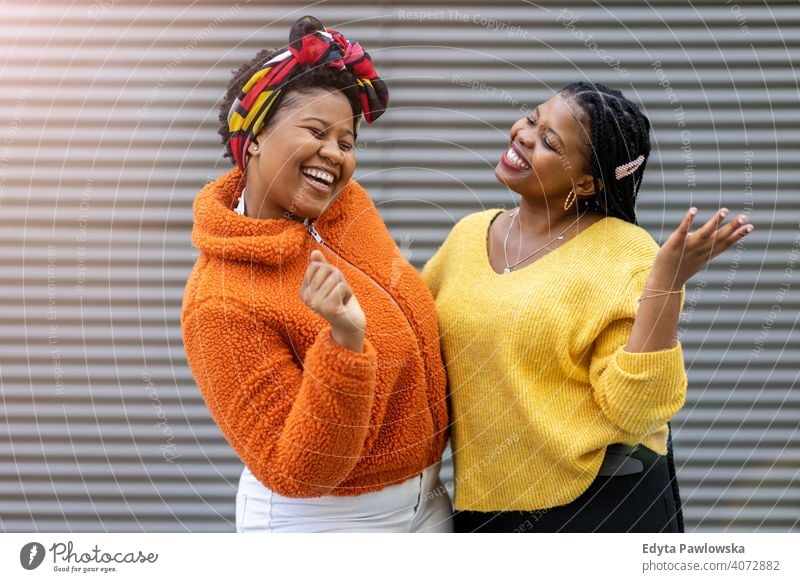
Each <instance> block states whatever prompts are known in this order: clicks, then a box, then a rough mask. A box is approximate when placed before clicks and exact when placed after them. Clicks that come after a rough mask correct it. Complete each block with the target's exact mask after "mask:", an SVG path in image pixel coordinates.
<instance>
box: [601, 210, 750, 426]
mask: <svg viewBox="0 0 800 582" xmlns="http://www.w3.org/2000/svg"><path fill="white" fill-rule="evenodd" d="M696 214H697V209H696V208H692V209H690V210H689V212H687V214H686V215H685V216H684V219H683V221H682V222H681V224H680V226H679V227H678V229H677V230H676V231H675V232H674V233H672V235H671V236H670V237H669V239H667V242H665V243H664V246H663V247H662V248H661V249H660V250H659V252H658V254H657V255H656V259H655V262H654V265H653V268H652V270H651V271H650V274H649V276H647V278H646V283H644V284H643V283H641V279H642V276H643V273H639V274H637V275H636V276H635V277H634V281H633V283H634V289H635V290H637V293H639V291H641V294H640V298H641V301H640V303H639V307H638V310H637V311H636V313H635V316H634V317H632V318H629V319H627V318H626V319H621V320H617V321H614V322H612V323H611V324H610V325H609V326H608V327H607V328H606V329H605V330H604V331H603V332H602V333H601V334H600V336H599V337H598V339H597V340H596V342H595V350H594V352H593V354H592V361H591V363H590V379H591V383H592V387H593V389H594V396H595V400H596V401H597V403H598V405H599V406H600V408H601V409H602V410H603V412H604V413H605V414H606V416H607V417H608V418H609V419H610V420H611V421H612V422H613V423H614V424H616V425H617V426H619V427H620V428H622V429H623V430H625V431H627V432H630V433H632V434H634V435H642V434H647V433H649V432H652V431H653V430H656V429H657V428H658V427H659V426H660V425H661V424H663V423H664V422H666V421H668V420H669V419H670V418H671V417H672V416H673V415H674V414H675V413H676V412H677V411H678V410H680V408H681V406H683V403H684V401H685V397H686V385H687V379H686V373H685V371H684V367H683V353H682V348H681V345H680V342H678V341H677V326H678V319H679V317H680V313H681V307H682V305H683V294H684V292H683V287H684V285H685V284H686V281H688V280H689V278H691V277H692V276H693V275H694V274H695V273H696V272H698V271H699V270H700V269H701V268H702V267H703V266H705V264H706V263H708V261H710V260H711V259H713V258H714V257H716V256H718V255H719V254H721V253H722V252H724V251H725V250H726V249H728V248H729V247H731V246H732V245H733V244H735V243H736V241H737V240H740V239H741V238H742V237H744V236H746V235H747V234H748V233H749V232H751V231H752V226H751V225H748V224H747V216H745V215H740V216H739V217H737V220H736V221H732V222H730V223H728V224H726V225H725V226H722V227H720V224H721V223H722V221H723V220H724V218H725V217H726V216H727V215H728V211H727V209H724V208H723V209H721V210H720V211H719V212H717V213H716V214H715V215H714V217H713V218H711V219H710V220H709V221H708V222H707V223H706V224H705V225H703V226H702V227H701V228H700V229H698V230H697V232H695V233H691V232H690V230H691V226H692V221H693V219H694V216H695V215H696ZM623 344H624V347H623Z"/></svg>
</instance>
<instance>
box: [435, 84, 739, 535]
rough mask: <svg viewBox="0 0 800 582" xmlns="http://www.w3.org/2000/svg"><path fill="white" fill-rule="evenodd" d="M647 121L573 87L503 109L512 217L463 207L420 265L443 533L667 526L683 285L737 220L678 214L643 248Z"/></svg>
mask: <svg viewBox="0 0 800 582" xmlns="http://www.w3.org/2000/svg"><path fill="white" fill-rule="evenodd" d="M649 129H650V124H649V121H648V119H647V117H645V115H644V114H643V113H642V112H641V111H640V110H639V108H638V107H637V106H636V105H635V104H633V103H632V102H631V101H629V100H628V99H626V98H625V97H624V96H623V95H622V94H621V93H620V92H619V91H616V90H613V89H609V88H608V87H606V86H604V85H601V84H590V83H573V84H571V85H568V86H566V87H565V88H563V89H562V90H561V91H559V92H558V93H557V94H556V95H554V96H553V97H552V98H551V99H549V100H547V101H546V102H544V103H542V104H541V105H539V106H538V107H537V108H536V109H535V110H534V111H533V112H532V113H531V114H530V115H529V116H526V117H523V118H522V119H520V120H519V121H517V122H516V123H515V124H514V125H513V126H512V127H511V132H510V143H509V146H508V148H507V149H506V151H505V153H503V155H502V158H501V160H500V162H499V163H498V164H497V167H496V169H495V175H496V177H497V179H498V180H499V181H500V182H501V183H502V184H504V185H506V186H507V187H508V188H509V189H511V190H512V191H514V192H516V193H517V194H519V195H520V198H521V199H520V203H519V207H518V208H516V209H514V210H512V211H503V210H499V209H497V210H495V209H493V210H486V211H483V212H478V213H475V214H472V215H469V216H467V217H466V218H464V219H463V220H461V221H460V222H459V223H458V224H457V225H456V226H455V227H454V228H453V230H452V232H451V233H450V235H449V236H448V238H447V240H446V241H445V243H444V244H443V246H442V247H441V249H440V250H439V251H438V252H437V253H436V255H435V256H434V257H433V258H432V259H431V260H430V261H429V262H428V264H427V265H426V266H425V269H424V272H423V276H424V277H425V279H426V281H427V283H428V285H429V288H430V289H431V290H432V293H433V295H434V298H435V300H436V307H437V311H438V314H439V322H440V330H441V333H442V347H443V355H444V358H445V366H446V368H447V373H448V380H449V390H450V397H451V413H452V422H453V425H452V438H453V442H452V447H453V457H454V464H455V508H456V510H457V513H456V516H455V524H456V531H467V532H472V531H498V532H514V531H517V532H526V531H648V532H653V531H680V526H679V524H678V519H677V517H676V513H677V508H676V503H675V496H674V495H673V488H672V481H673V478H672V476H671V475H670V471H669V466H668V463H667V458H666V455H667V453H668V437H669V427H668V424H667V423H668V421H669V420H670V419H671V418H672V416H673V415H674V414H675V413H676V412H677V411H678V410H679V409H680V408H681V406H682V405H683V403H684V400H685V395H686V386H687V378H686V373H685V369H684V363H683V354H682V351H681V344H680V342H679V341H678V340H677V323H678V318H679V316H680V312H681V306H682V299H683V296H684V285H685V283H686V281H687V280H688V279H689V278H690V277H691V276H692V275H694V274H695V273H696V272H698V271H699V270H700V269H702V268H703V267H704V266H705V264H706V263H707V262H708V261H709V260H711V259H712V258H714V257H715V256H717V255H719V254H720V253H722V252H723V251H724V250H726V249H727V248H729V247H730V246H731V245H733V244H734V243H735V242H736V241H737V240H740V239H741V238H742V237H744V236H745V235H746V234H747V233H748V232H750V231H751V230H752V228H753V227H752V225H749V224H747V216H745V215H742V216H738V217H737V219H736V220H734V221H730V222H728V223H727V224H724V225H723V222H724V218H725V216H727V214H728V211H727V210H726V209H724V208H723V209H721V210H720V211H719V212H717V213H716V214H715V215H714V216H713V217H712V218H711V219H710V220H709V221H708V222H707V223H705V224H704V225H703V226H702V227H700V228H699V229H698V230H696V231H694V232H692V231H691V229H692V223H693V220H694V217H695V215H696V213H697V209H696V208H691V209H690V210H689V211H688V212H687V213H686V215H685V216H684V218H683V220H682V222H681V224H680V225H679V226H678V228H677V230H675V232H673V233H672V235H671V236H670V237H669V238H668V240H667V241H666V242H665V244H664V245H663V246H662V247H661V248H660V249H659V246H658V245H657V244H656V243H655V241H654V240H653V239H652V238H651V237H650V235H649V234H648V233H647V232H646V231H645V230H644V229H642V228H641V227H639V226H637V225H636V215H635V210H634V205H635V202H636V195H637V193H638V190H639V186H640V184H641V181H642V175H643V173H644V170H645V165H646V162H647V157H648V155H649V153H650V141H649V137H648V133H649Z"/></svg>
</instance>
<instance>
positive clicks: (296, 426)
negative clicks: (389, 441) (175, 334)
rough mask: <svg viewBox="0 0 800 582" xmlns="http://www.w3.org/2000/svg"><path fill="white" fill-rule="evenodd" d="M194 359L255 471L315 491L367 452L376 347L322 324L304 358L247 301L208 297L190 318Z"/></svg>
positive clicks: (218, 415)
mask: <svg viewBox="0 0 800 582" xmlns="http://www.w3.org/2000/svg"><path fill="white" fill-rule="evenodd" d="M183 335H184V344H185V350H186V355H187V359H188V361H189V364H190V366H191V369H192V372H193V374H194V377H195V380H196V382H197V385H198V387H199V388H200V391H201V393H202V395H203V398H204V400H205V402H206V404H207V406H208V408H209V410H210V411H211V414H212V416H213V417H214V420H215V421H216V423H217V424H218V425H219V427H220V429H221V431H222V433H223V435H224V436H225V438H226V440H227V441H228V442H229V443H230V445H231V446H232V447H233V448H234V450H235V451H236V453H237V454H238V455H239V457H240V458H241V459H242V461H243V462H244V463H245V465H247V467H248V468H249V469H250V470H251V471H252V472H253V474H254V475H255V477H256V478H257V479H258V480H259V481H261V482H262V483H264V484H265V485H266V486H267V487H269V488H270V489H272V490H273V491H275V492H277V493H279V494H281V495H285V496H287V497H317V496H321V495H325V494H327V493H328V492H329V491H330V490H331V489H332V488H334V487H335V486H336V485H337V484H339V483H341V482H342V481H343V480H344V479H345V478H346V477H347V476H348V474H349V473H350V472H351V471H352V470H353V468H354V467H355V465H356V463H357V462H358V461H359V459H360V453H361V450H362V447H363V445H364V442H365V440H366V438H367V432H368V429H369V424H370V413H371V409H372V406H373V401H374V393H375V381H376V380H375V369H376V361H377V359H376V352H375V349H374V347H373V346H372V344H371V343H370V342H369V340H365V342H364V351H363V352H362V353H357V352H354V351H352V350H349V349H347V348H345V347H343V346H341V345H339V344H337V343H336V342H335V341H334V340H333V338H332V337H331V333H330V326H326V327H325V328H323V329H322V330H321V331H320V333H319V335H318V336H317V337H316V339H315V341H314V343H313V344H312V346H311V347H310V348H309V350H308V352H307V353H306V356H305V360H304V361H303V363H302V366H301V365H299V364H298V362H297V360H296V358H295V356H294V352H293V350H292V347H291V346H290V345H287V344H286V342H285V341H284V340H283V338H282V337H281V336H280V334H279V333H278V332H277V331H275V330H272V329H270V328H269V327H268V326H266V325H264V324H263V323H261V322H259V321H258V318H256V317H254V316H253V315H251V314H249V313H247V312H246V311H245V310H244V309H243V308H241V307H239V306H231V304H230V303H228V304H222V303H217V302H205V303H202V304H200V305H199V306H197V307H196V308H192V309H190V310H189V311H188V312H187V313H186V316H185V318H184V322H183Z"/></svg>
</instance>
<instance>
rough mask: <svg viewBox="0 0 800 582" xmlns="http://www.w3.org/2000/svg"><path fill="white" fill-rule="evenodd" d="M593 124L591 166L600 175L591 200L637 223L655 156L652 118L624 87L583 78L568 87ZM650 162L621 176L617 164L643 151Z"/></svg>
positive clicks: (568, 94) (603, 209)
mask: <svg viewBox="0 0 800 582" xmlns="http://www.w3.org/2000/svg"><path fill="white" fill-rule="evenodd" d="M559 93H560V94H562V95H564V96H565V97H567V98H569V99H570V100H571V101H572V102H573V103H574V104H575V105H577V108H578V110H579V112H581V113H583V119H581V121H582V122H584V123H587V124H588V128H589V132H590V134H589V135H590V136H591V137H590V151H589V152H587V154H588V155H587V165H588V166H589V167H587V168H586V171H587V172H589V173H591V174H592V176H594V180H595V192H596V194H595V195H594V196H592V197H591V198H589V199H588V200H587V201H586V202H584V203H583V204H585V206H586V207H587V208H588V209H590V210H596V211H598V212H601V213H602V214H604V215H606V216H614V217H617V218H621V219H622V220H625V221H627V222H631V223H633V224H636V209H635V206H636V196H637V194H638V193H639V187H640V186H641V184H642V176H643V174H644V170H645V167H646V166H647V158H648V157H649V156H650V120H649V119H647V116H646V115H645V114H644V113H642V110H641V109H639V106H638V105H636V104H635V103H633V102H632V101H630V100H629V99H627V98H626V97H625V96H624V95H623V94H622V92H620V91H617V90H616V89H611V88H610V87H607V86H606V85H604V84H602V83H587V82H583V81H579V82H577V83H571V84H569V85H567V86H565V87H563V88H562V89H561V90H560V91H559ZM640 155H642V156H644V162H643V163H642V164H641V165H640V166H639V168H637V169H636V171H635V172H633V173H632V174H630V175H628V176H625V177H624V178H622V179H621V180H617V179H616V177H615V176H614V169H615V168H616V167H617V166H620V165H622V164H626V163H628V162H630V161H631V160H633V159H635V158H637V157H638V156H640Z"/></svg>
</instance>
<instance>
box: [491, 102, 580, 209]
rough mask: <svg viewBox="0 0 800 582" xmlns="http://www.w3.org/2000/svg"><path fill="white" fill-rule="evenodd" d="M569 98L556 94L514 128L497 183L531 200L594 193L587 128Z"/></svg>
mask: <svg viewBox="0 0 800 582" xmlns="http://www.w3.org/2000/svg"><path fill="white" fill-rule="evenodd" d="M573 107H574V106H573V105H572V104H571V102H570V101H569V99H568V98H566V97H564V96H562V95H561V94H558V93H557V94H556V95H554V96H553V97H551V98H550V99H548V100H547V101H545V102H544V103H542V104H541V105H539V106H538V107H537V108H536V109H534V111H533V112H531V114H530V115H529V116H527V117H523V118H522V119H520V120H519V121H517V122H516V123H515V124H514V125H513V126H511V134H510V138H511V141H510V144H509V147H508V148H507V149H506V151H505V152H504V153H503V155H502V157H501V158H500V162H499V163H498V164H497V167H496V168H495V176H496V177H497V179H498V180H499V181H500V182H501V183H503V184H505V185H506V186H508V187H509V188H510V189H511V190H513V191H514V192H517V193H518V194H520V195H521V196H523V198H526V199H528V200H531V201H533V200H536V199H545V198H546V199H563V198H566V196H567V194H568V193H569V192H570V190H573V189H574V190H575V193H576V195H578V196H591V195H592V194H593V193H594V180H593V178H592V175H591V173H589V172H587V167H588V166H589V164H588V163H587V162H588V158H587V154H588V152H589V151H591V148H590V146H589V134H588V132H587V129H586V126H585V124H584V123H582V122H581V121H580V119H579V118H577V117H576V110H575V109H574V108H573Z"/></svg>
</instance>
